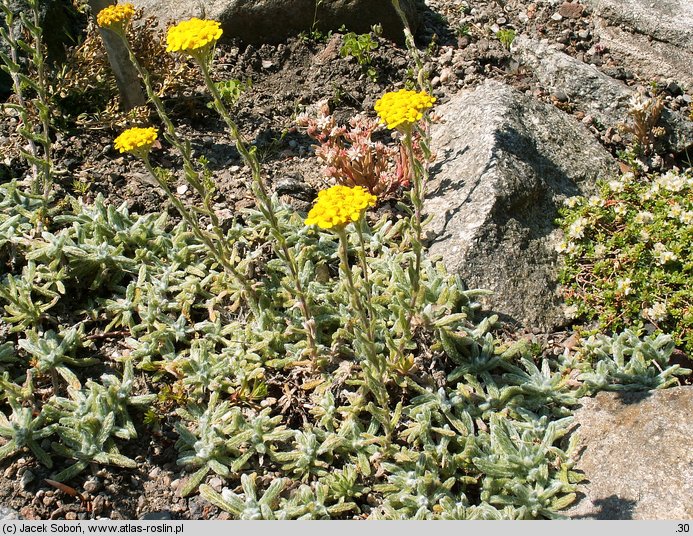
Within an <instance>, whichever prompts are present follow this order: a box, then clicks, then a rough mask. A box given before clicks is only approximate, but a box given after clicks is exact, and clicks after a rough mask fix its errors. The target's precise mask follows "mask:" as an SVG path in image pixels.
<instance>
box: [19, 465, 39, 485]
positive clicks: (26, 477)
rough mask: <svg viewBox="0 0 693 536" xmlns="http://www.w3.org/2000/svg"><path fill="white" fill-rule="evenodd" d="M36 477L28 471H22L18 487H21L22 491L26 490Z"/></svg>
mask: <svg viewBox="0 0 693 536" xmlns="http://www.w3.org/2000/svg"><path fill="white" fill-rule="evenodd" d="M35 478H36V476H34V473H32V472H31V471H29V470H28V469H27V470H26V471H24V474H23V475H22V478H21V480H20V482H19V483H20V485H21V486H22V489H24V490H25V489H27V488H28V487H29V485H30V484H31V483H32V482H33V481H34V479H35Z"/></svg>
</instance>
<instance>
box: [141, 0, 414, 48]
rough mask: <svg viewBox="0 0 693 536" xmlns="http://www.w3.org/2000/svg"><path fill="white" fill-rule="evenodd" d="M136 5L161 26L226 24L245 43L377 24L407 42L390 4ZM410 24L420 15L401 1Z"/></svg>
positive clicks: (172, 0) (340, 0)
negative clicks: (196, 21) (194, 21)
mask: <svg viewBox="0 0 693 536" xmlns="http://www.w3.org/2000/svg"><path fill="white" fill-rule="evenodd" d="M133 3H134V4H135V5H136V6H137V7H142V8H144V9H145V11H146V13H147V14H148V15H149V14H151V15H154V16H156V17H157V18H158V19H159V20H160V21H161V22H162V23H165V22H168V21H180V20H183V19H187V18H189V17H193V16H194V17H201V18H211V19H215V20H218V21H220V22H221V24H222V28H223V30H224V33H225V37H227V38H229V37H237V38H239V39H241V40H242V41H244V42H246V43H251V44H261V43H278V42H280V41H282V40H284V39H285V38H286V37H288V36H290V35H296V34H298V33H300V32H304V31H310V30H311V28H312V27H313V22H314V21H317V28H319V29H320V30H322V31H326V30H337V29H339V28H340V27H342V26H345V27H346V28H347V29H348V30H349V31H353V32H356V33H366V32H369V31H370V29H371V26H372V25H373V24H377V23H380V24H382V26H383V35H384V36H385V37H386V38H388V39H392V40H394V41H397V42H401V41H402V40H403V33H402V24H401V21H400V19H399V17H398V16H397V13H396V12H395V10H394V8H393V7H392V5H391V3H390V1H389V0H387V1H386V0H330V1H327V2H319V3H318V6H317V11H316V3H317V2H316V0H206V1H204V2H202V1H196V2H187V1H181V0H133ZM400 5H401V7H402V9H403V11H404V12H405V13H406V15H407V17H408V19H409V21H410V24H411V25H412V26H413V27H416V26H417V24H418V20H419V18H418V14H417V10H416V4H415V1H414V0H400Z"/></svg>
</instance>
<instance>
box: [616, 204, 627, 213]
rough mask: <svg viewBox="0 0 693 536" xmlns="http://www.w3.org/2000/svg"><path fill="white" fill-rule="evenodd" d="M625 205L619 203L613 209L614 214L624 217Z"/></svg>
mask: <svg viewBox="0 0 693 536" xmlns="http://www.w3.org/2000/svg"><path fill="white" fill-rule="evenodd" d="M626 211H627V209H626V205H624V204H622V203H619V204H618V205H616V206H615V207H614V212H615V213H616V215H617V216H625V215H626Z"/></svg>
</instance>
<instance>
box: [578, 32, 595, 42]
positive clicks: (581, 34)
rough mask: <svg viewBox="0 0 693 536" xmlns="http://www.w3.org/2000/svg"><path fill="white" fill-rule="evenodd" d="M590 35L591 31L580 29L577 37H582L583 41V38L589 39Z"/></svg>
mask: <svg viewBox="0 0 693 536" xmlns="http://www.w3.org/2000/svg"><path fill="white" fill-rule="evenodd" d="M590 35H592V33H591V32H590V31H589V30H580V31H579V32H578V37H579V38H580V39H582V40H583V41H584V40H585V39H589V38H590Z"/></svg>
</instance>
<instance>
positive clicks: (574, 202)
mask: <svg viewBox="0 0 693 536" xmlns="http://www.w3.org/2000/svg"><path fill="white" fill-rule="evenodd" d="M563 204H564V205H565V206H566V207H568V208H575V207H576V206H578V205H579V204H580V196H574V197H567V198H566V199H565V200H564V201H563Z"/></svg>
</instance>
